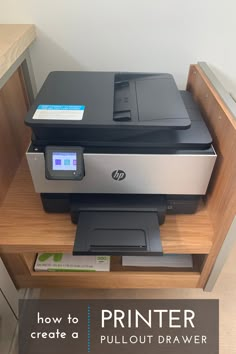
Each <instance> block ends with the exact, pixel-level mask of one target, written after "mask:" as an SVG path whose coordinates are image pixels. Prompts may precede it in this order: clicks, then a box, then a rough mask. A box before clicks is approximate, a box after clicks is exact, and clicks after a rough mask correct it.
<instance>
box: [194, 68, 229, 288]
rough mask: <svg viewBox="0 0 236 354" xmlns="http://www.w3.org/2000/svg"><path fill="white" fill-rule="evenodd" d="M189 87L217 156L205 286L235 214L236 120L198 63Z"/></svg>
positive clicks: (209, 205)
mask: <svg viewBox="0 0 236 354" xmlns="http://www.w3.org/2000/svg"><path fill="white" fill-rule="evenodd" d="M188 90H189V91H191V92H192V93H193V96H194V98H195V100H196V102H197V103H198V104H199V106H200V107H201V110H202V113H203V115H204V117H205V120H206V123H207V125H208V127H209V130H210V132H211V134H212V136H213V145H214V147H215V150H216V153H217V155H218V157H217V162H216V166H215V168H214V173H213V178H212V180H211V183H210V186H209V188H208V192H207V204H206V205H207V210H208V213H209V216H210V218H211V221H212V224H213V228H214V240H213V247H212V249H211V251H210V253H209V255H208V257H207V259H206V262H205V265H204V267H203V270H202V273H201V279H200V283H199V285H200V286H204V284H205V283H206V281H207V278H208V276H209V274H210V272H211V269H212V267H213V265H214V263H215V260H216V257H217V255H218V253H219V250H220V248H221V246H222V244H223V242H224V239H225V237H226V235H227V232H228V230H229V228H230V226H231V223H232V221H233V219H234V217H235V215H236V158H235V151H236V120H235V117H233V116H232V114H231V113H230V112H229V111H228V109H227V107H226V106H225V104H224V103H223V102H222V100H221V98H220V97H219V95H218V94H217V92H216V91H215V90H214V88H213V87H212V85H211V83H210V82H209V80H208V79H207V77H206V76H205V74H204V73H203V72H202V70H201V69H200V68H199V67H198V66H197V65H192V66H191V67H190V71H189V78H188Z"/></svg>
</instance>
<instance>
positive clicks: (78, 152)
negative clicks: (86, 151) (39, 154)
mask: <svg viewBox="0 0 236 354" xmlns="http://www.w3.org/2000/svg"><path fill="white" fill-rule="evenodd" d="M45 175H46V178H47V179H53V180H55V179H58V180H77V181H78V180H82V179H83V177H84V159H83V148H82V147H77V146H71V147H69V146H47V147H46V148H45Z"/></svg>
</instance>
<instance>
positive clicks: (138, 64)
mask: <svg viewBox="0 0 236 354" xmlns="http://www.w3.org/2000/svg"><path fill="white" fill-rule="evenodd" d="M235 14H236V1H235V0H224V1H222V0H221V1H220V0H197V1H193V0H142V1H141V0H116V1H115V0H100V1H98V0H67V1H65V0H20V1H19V0H7V1H6V0H0V22H2V23H35V24H36V26H37V30H38V39H37V41H36V43H35V44H34V45H33V47H32V49H31V57H32V61H33V67H34V71H35V75H36V81H37V85H38V87H40V86H41V84H42V82H43V81H44V79H45V77H46V75H47V74H48V72H50V71H52V70H77V69H82V70H116V71H122V70H125V71H152V72H170V73H172V74H174V76H175V79H176V81H177V84H178V85H179V87H184V86H185V83H186V78H187V73H188V67H189V64H190V63H196V62H197V61H207V62H208V63H209V64H210V65H211V66H212V67H213V68H214V70H215V71H216V73H217V74H218V76H220V78H223V81H224V84H225V86H226V88H227V89H228V90H229V91H230V92H233V93H234V95H235V96H236V45H235V43H236V41H235V34H236V17H235Z"/></svg>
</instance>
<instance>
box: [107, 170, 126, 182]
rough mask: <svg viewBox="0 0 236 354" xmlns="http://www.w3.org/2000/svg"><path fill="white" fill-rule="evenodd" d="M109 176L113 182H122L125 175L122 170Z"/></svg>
mask: <svg viewBox="0 0 236 354" xmlns="http://www.w3.org/2000/svg"><path fill="white" fill-rule="evenodd" d="M111 176H112V178H113V179H114V180H115V181H122V180H123V179H125V177H126V173H125V171H122V170H115V171H113V172H112V174H111Z"/></svg>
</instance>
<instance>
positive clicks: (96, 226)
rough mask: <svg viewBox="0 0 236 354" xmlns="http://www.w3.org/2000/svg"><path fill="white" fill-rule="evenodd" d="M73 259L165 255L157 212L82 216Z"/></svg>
mask: <svg viewBox="0 0 236 354" xmlns="http://www.w3.org/2000/svg"><path fill="white" fill-rule="evenodd" d="M73 255H121V256H124V255H134V256H137V255H162V245H161V240H160V230H159V222H158V215H157V213H155V212H113V211H111V212H110V211H105V212H102V211H96V212H93V211H91V212H80V213H79V219H78V226H77V232H76V237H75V243H74V250H73Z"/></svg>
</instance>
